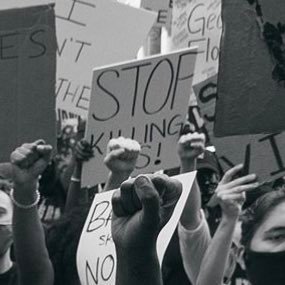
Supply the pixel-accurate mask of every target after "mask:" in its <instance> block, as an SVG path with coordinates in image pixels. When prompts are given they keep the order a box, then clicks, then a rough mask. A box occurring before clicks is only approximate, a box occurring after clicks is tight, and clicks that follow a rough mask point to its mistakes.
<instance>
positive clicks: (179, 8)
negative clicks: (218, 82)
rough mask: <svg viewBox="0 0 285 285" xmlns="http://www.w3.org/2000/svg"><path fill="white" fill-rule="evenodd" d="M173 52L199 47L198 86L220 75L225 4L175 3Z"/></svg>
mask: <svg viewBox="0 0 285 285" xmlns="http://www.w3.org/2000/svg"><path fill="white" fill-rule="evenodd" d="M172 13H173V14H172V17H173V18H172V26H171V39H170V49H171V50H175V49H177V48H183V47H191V46H199V55H198V57H197V64H196V69H195V76H194V83H198V82H201V81H203V80H205V79H206V78H208V77H210V76H212V75H214V74H216V73H217V71H218V64H219V62H218V60H219V47H220V37H221V33H222V19H221V0H192V1H189V0H174V1H173V12H172Z"/></svg>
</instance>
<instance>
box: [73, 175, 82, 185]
mask: <svg viewBox="0 0 285 285" xmlns="http://www.w3.org/2000/svg"><path fill="white" fill-rule="evenodd" d="M70 181H72V182H76V183H80V182H81V180H80V179H79V178H76V177H73V176H72V177H71V179H70Z"/></svg>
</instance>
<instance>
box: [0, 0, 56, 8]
mask: <svg viewBox="0 0 285 285" xmlns="http://www.w3.org/2000/svg"><path fill="white" fill-rule="evenodd" d="M54 2H55V0H25V1H23V0H1V6H0V10H8V9H14V8H26V7H33V6H42V5H46V4H54Z"/></svg>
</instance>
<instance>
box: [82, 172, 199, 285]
mask: <svg viewBox="0 0 285 285" xmlns="http://www.w3.org/2000/svg"><path fill="white" fill-rule="evenodd" d="M195 177H196V172H191V173H186V174H182V175H178V176H174V177H173V178H176V179H177V180H179V181H180V182H181V183H182V186H183V191H182V195H181V197H180V199H179V201H178V202H177V205H176V207H175V210H174V212H173V215H172V217H171V219H170V220H169V222H168V223H167V224H166V225H165V226H164V228H163V229H162V230H161V232H160V234H159V236H158V239H157V254H158V258H159V261H160V264H162V260H163V256H164V253H165V251H166V248H167V246H168V244H169V242H170V239H171V237H172V235H173V233H174V230H175V228H176V226H177V224H178V221H179V219H180V216H181V214H182V211H183V209H184V207H185V203H186V200H187V198H188V196H189V193H190V190H191V188H192V185H193V182H194V180H195ZM115 191H116V190H115ZM113 193H114V191H109V192H105V193H101V194H97V195H96V196H95V198H94V201H93V204H92V206H91V208H90V211H89V214H88V217H87V220H86V222H85V225H84V228H83V231H82V235H81V238H80V242H79V246H78V250H77V269H78V273H79V277H80V281H81V284H82V285H95V284H100V285H104V284H106V285H107V284H115V277H116V265H117V256H116V249H115V245H114V242H113V239H112V231H111V222H112V204H111V200H112V196H113Z"/></svg>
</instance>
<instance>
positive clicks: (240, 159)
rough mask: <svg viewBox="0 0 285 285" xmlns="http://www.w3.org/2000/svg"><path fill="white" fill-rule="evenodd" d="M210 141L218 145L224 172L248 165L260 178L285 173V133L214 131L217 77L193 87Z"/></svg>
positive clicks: (266, 178) (278, 175)
mask: <svg viewBox="0 0 285 285" xmlns="http://www.w3.org/2000/svg"><path fill="white" fill-rule="evenodd" d="M193 89H194V91H195V94H196V96H197V100H198V104H199V107H200V113H201V117H202V119H203V120H204V122H205V124H206V129H207V131H208V134H209V136H210V140H211V142H212V143H213V145H214V146H215V148H216V152H217V155H218V158H219V162H220V164H221V167H222V168H223V170H224V171H226V170H227V169H229V168H231V167H232V166H234V165H237V164H239V163H244V164H246V168H247V169H248V171H249V172H250V173H256V174H257V175H258V176H259V179H260V181H272V180H274V179H277V178H279V177H281V176H283V175H285V149H284V145H285V133H276V134H270V135H245V136H232V137H226V138H216V137H215V136H214V133H213V128H214V120H215V107H216V99H217V96H218V95H217V76H214V77H212V78H209V79H208V80H206V81H205V82H202V83H200V84H197V85H195V86H193Z"/></svg>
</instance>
